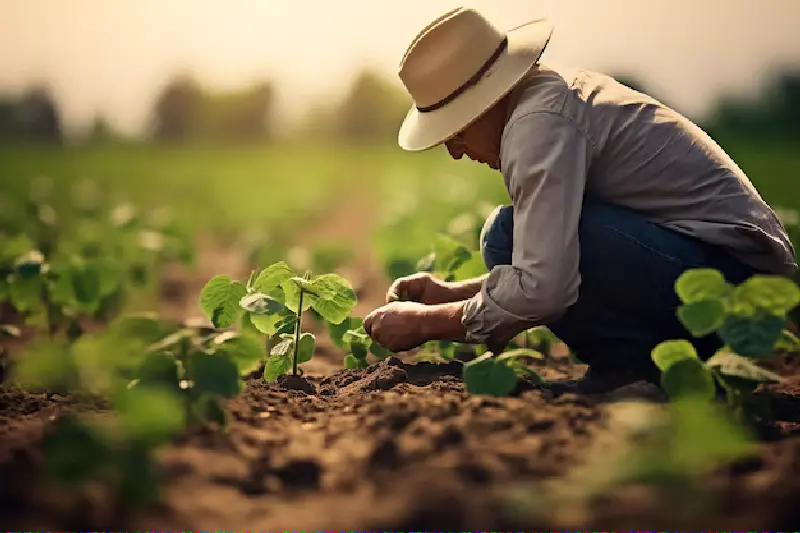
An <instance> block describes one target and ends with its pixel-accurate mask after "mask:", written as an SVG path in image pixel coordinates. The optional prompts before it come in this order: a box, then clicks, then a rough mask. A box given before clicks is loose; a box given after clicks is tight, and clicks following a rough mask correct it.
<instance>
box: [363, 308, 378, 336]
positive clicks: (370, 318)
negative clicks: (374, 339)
mask: <svg viewBox="0 0 800 533" xmlns="http://www.w3.org/2000/svg"><path fill="white" fill-rule="evenodd" d="M374 321H375V311H372V312H371V313H370V314H368V315H367V316H365V317H364V321H363V322H362V323H361V325H362V326H363V327H364V331H366V332H367V335H369V336H370V337H371V336H372V323H373V322H374Z"/></svg>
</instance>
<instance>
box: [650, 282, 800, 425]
mask: <svg viewBox="0 0 800 533" xmlns="http://www.w3.org/2000/svg"><path fill="white" fill-rule="evenodd" d="M675 288H676V291H677V294H678V296H679V297H680V299H681V301H682V305H681V306H680V307H679V308H678V311H677V314H678V318H679V320H680V321H681V323H682V324H683V325H684V326H685V327H686V329H687V330H688V331H689V332H690V333H691V334H692V335H693V336H695V337H698V338H700V337H705V336H707V335H712V334H716V335H718V336H719V338H720V339H721V340H722V341H723V342H724V343H725V346H724V347H723V348H722V349H720V350H719V351H718V352H717V353H716V354H715V355H714V356H713V357H711V358H710V359H709V360H708V361H706V362H703V361H701V360H700V358H699V357H698V356H697V352H696V351H695V349H694V347H693V346H692V344H691V343H690V342H689V341H686V340H671V341H666V342H663V343H661V344H660V345H659V346H657V347H656V348H655V349H654V350H653V353H652V358H653V361H654V362H655V364H656V366H658V368H659V369H660V370H661V372H662V375H661V384H662V387H663V388H664V390H665V391H666V392H667V394H668V395H669V396H670V397H671V398H679V397H684V396H697V397H700V398H704V399H711V398H713V397H715V395H716V385H717V384H718V385H719V386H720V387H721V388H722V390H724V391H725V396H726V399H727V401H728V403H729V405H730V406H731V407H732V408H733V409H734V410H735V411H736V412H737V413H738V414H739V415H740V416H741V417H745V418H755V417H759V416H762V417H763V416H767V414H766V413H764V412H763V406H761V405H759V404H758V403H757V402H756V400H755V397H754V395H753V391H754V390H755V388H756V387H757V386H758V385H759V384H760V383H764V382H777V381H780V380H781V377H780V376H779V375H777V374H775V373H773V372H770V371H768V370H765V369H764V368H761V367H760V366H758V365H757V364H756V362H757V361H758V360H760V359H764V358H766V357H769V356H771V355H772V354H773V351H774V349H775V347H776V346H777V345H779V343H781V342H784V343H785V342H787V340H791V339H792V338H793V337H794V336H793V335H791V333H789V332H788V331H786V330H785V328H786V326H787V323H788V322H787V318H786V315H787V313H789V312H790V311H791V310H793V309H794V308H795V307H796V306H797V305H798V303H800V288H798V286H797V285H796V284H795V283H794V282H793V281H791V280H789V279H787V278H784V277H781V276H768V275H756V276H753V277H751V278H750V279H748V280H746V281H745V282H743V283H742V284H741V285H738V286H733V285H731V284H730V283H728V282H727V281H726V280H725V278H724V277H723V276H722V274H721V273H720V272H718V271H716V270H713V269H692V270H689V271H687V272H685V273H684V274H682V275H681V277H680V278H679V279H678V280H677V282H676V285H675Z"/></svg>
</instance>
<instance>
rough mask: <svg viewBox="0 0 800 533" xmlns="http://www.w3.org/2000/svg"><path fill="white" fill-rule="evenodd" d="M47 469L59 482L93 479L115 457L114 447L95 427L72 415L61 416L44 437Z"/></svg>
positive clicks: (67, 482)
mask: <svg viewBox="0 0 800 533" xmlns="http://www.w3.org/2000/svg"><path fill="white" fill-rule="evenodd" d="M43 447H44V459H45V469H46V470H47V471H48V472H49V473H50V474H51V475H52V476H54V477H55V478H56V479H57V480H58V481H59V482H61V483H64V484H70V485H71V484H73V483H77V482H80V481H82V480H84V479H87V478H89V477H90V476H92V475H93V474H94V473H95V472H97V471H98V470H100V469H102V468H103V467H104V466H105V464H106V462H107V461H108V460H109V459H110V458H111V450H110V449H109V448H108V445H107V444H106V443H105V441H103V439H102V438H101V437H100V435H98V434H97V433H96V432H95V431H93V430H92V429H91V428H89V427H87V426H85V425H83V424H81V423H79V422H78V421H76V420H75V419H73V418H71V417H63V418H59V419H58V421H56V422H55V424H54V427H53V428H52V431H50V432H48V433H47V434H46V435H45V437H44V442H43Z"/></svg>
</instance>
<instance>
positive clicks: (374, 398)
mask: <svg viewBox="0 0 800 533" xmlns="http://www.w3.org/2000/svg"><path fill="white" fill-rule="evenodd" d="M459 365H460V364H459V363H449V364H443V365H434V364H428V363H417V364H408V363H404V362H402V361H401V360H400V359H397V358H390V359H388V360H385V361H383V362H381V363H380V364H377V365H374V366H373V367H370V368H369V369H366V370H360V371H339V372H337V373H335V374H332V375H329V376H325V377H323V376H309V377H308V382H307V384H305V386H310V387H311V388H312V393H310V394H309V393H306V392H302V391H298V390H287V389H286V388H282V387H280V386H279V385H278V384H266V383H265V382H263V380H260V379H251V380H249V381H248V383H247V388H246V390H245V392H244V393H243V394H241V395H240V396H239V397H237V398H235V399H233V400H231V401H230V403H229V409H230V413H231V425H230V429H229V431H228V432H227V433H226V434H225V433H219V432H212V431H209V430H203V431H201V430H197V431H193V432H192V433H190V434H189V435H188V436H186V437H184V438H182V439H181V440H180V441H179V442H177V443H175V444H174V445H172V446H170V447H168V449H166V450H164V452H163V454H162V458H161V459H162V461H161V468H162V470H163V472H164V473H165V474H166V479H167V485H166V497H165V500H164V503H163V505H162V506H161V507H159V508H156V509H149V510H143V511H137V512H133V513H131V514H130V515H123V514H120V513H119V512H116V511H115V506H114V505H115V502H114V501H113V495H110V494H108V492H107V491H103V490H99V489H98V488H97V487H93V488H87V489H86V490H81V491H77V490H71V491H69V492H68V493H67V495H65V494H63V493H57V492H54V489H53V488H52V487H50V486H49V485H48V484H47V483H45V481H44V480H43V479H42V476H41V467H40V453H41V437H42V434H43V429H44V428H46V426H47V424H48V422H50V421H52V420H53V419H54V418H55V417H56V416H57V415H59V414H64V413H67V412H70V411H75V410H84V409H89V410H95V409H97V408H98V407H100V406H98V405H94V404H91V403H87V402H88V401H87V400H83V401H78V400H74V399H71V398H68V397H60V396H55V395H54V396H46V395H34V394H27V393H22V392H18V391H11V390H6V391H4V392H2V394H0V409H1V411H0V412H1V413H2V415H1V417H0V432H1V433H2V438H0V442H2V445H0V464H1V465H2V466H0V476H2V477H3V478H4V480H3V483H0V514H2V516H3V517H4V520H3V521H4V523H5V524H6V529H9V528H10V529H11V530H38V531H43V530H51V531H52V530H65V529H72V530H89V529H92V530H100V529H103V530H111V529H116V530H121V529H127V530H133V529H137V530H150V531H153V530H165V529H171V530H178V529H180V530H183V531H186V530H201V529H202V530H206V531H209V530H223V529H225V530H229V531H230V530H253V529H260V530H273V531H278V530H283V531H287V530H295V531H297V530H306V531H310V530H315V531H323V530H328V531H331V530H338V531H344V530H350V531H356V530H359V531H365V530H383V531H409V530H417V531H419V530H428V531H430V530H444V529H448V530H455V529H458V530H494V531H497V530H502V529H505V530H509V529H511V528H514V529H517V530H520V529H527V530H532V529H539V530H542V529H545V528H548V529H550V530H554V529H558V528H563V527H570V528H573V529H574V528H578V529H588V528H592V529H595V530H597V528H606V529H610V528H615V529H621V528H628V529H629V530H635V529H637V528H638V529H639V530H642V528H650V529H651V530H652V528H653V527H658V528H661V529H662V530H663V529H664V528H670V527H671V528H673V529H674V528H683V529H688V528H693V529H703V528H705V529H708V528H715V529H716V530H721V528H722V529H725V528H729V529H728V530H731V529H730V528H734V527H736V528H738V529H739V530H742V529H743V528H747V529H749V530H751V531H752V530H761V531H770V530H771V531H776V530H789V529H791V528H792V527H794V528H795V529H796V526H797V524H798V523H799V522H798V521H800V515H798V511H797V510H796V507H795V504H796V501H797V498H798V497H800V481H798V480H800V477H799V476H800V416H799V415H800V410H799V409H798V407H800V379H797V378H792V379H789V380H788V381H787V383H786V384H785V385H783V386H782V389H781V390H779V391H776V392H778V393H779V394H778V395H776V396H775V397H774V400H773V404H774V407H775V412H776V415H777V416H778V418H780V419H781V420H780V421H779V422H778V423H776V424H775V425H773V426H771V427H770V428H767V429H768V430H769V431H766V432H765V436H767V437H769V440H770V442H763V443H762V444H761V445H760V446H759V450H758V454H757V456H756V457H755V458H753V459H748V460H747V461H740V462H738V463H736V464H735V465H732V466H730V467H727V468H724V469H722V470H720V471H718V472H716V473H714V474H713V475H711V476H709V477H708V478H706V479H704V481H703V482H702V483H701V485H700V487H699V488H700V489H702V490H704V491H705V492H704V493H701V494H704V495H706V496H710V497H712V499H711V500H709V501H708V502H707V506H705V507H702V508H700V509H698V511H697V512H696V513H695V514H694V515H688V516H684V515H683V514H681V513H676V512H675V510H674V507H668V506H666V505H661V506H659V505H657V503H658V502H659V501H661V500H658V499H654V497H653V495H650V494H649V493H648V492H647V491H644V490H643V489H641V488H640V489H639V490H636V491H633V492H631V491H630V490H628V491H626V490H617V491H611V492H608V493H607V494H604V497H603V502H602V504H598V505H594V506H589V507H586V508H583V507H581V506H578V505H577V504H575V506H574V507H572V508H571V509H570V510H569V512H567V513H564V511H563V510H561V511H559V513H560V514H556V515H553V514H552V513H550V514H549V515H548V513H542V512H541V511H540V512H538V513H535V514H533V515H531V516H526V515H520V514H518V513H515V512H513V508H511V507H509V505H508V503H507V501H506V500H507V498H508V496H509V494H508V493H507V492H506V491H508V490H509V489H515V488H516V487H517V486H518V485H519V484H523V486H525V484H533V485H532V486H533V487H534V488H535V487H536V483H537V482H541V481H545V480H547V479H556V480H557V479H559V477H560V476H564V475H567V474H569V472H570V470H571V469H572V468H573V467H575V466H577V465H580V464H582V463H583V462H585V460H586V459H587V457H589V456H590V455H591V450H593V449H594V448H592V446H593V443H595V442H596V440H597V439H598V436H602V435H603V434H609V432H611V433H612V434H613V426H611V418H610V416H609V414H610V413H611V410H612V408H613V407H614V406H615V405H619V404H618V403H615V402H618V401H619V400H622V399H624V398H625V396H626V395H627V396H628V397H639V398H641V397H643V396H647V397H649V398H651V399H652V398H653V397H654V394H655V397H657V393H656V392H655V391H653V390H647V389H646V387H639V388H638V389H637V388H636V387H631V388H629V389H628V390H627V391H626V390H620V391H617V392H615V393H614V394H612V395H606V396H597V397H578V396H574V395H565V396H561V397H555V396H553V395H552V394H551V393H549V392H548V391H543V390H535V389H533V388H532V387H523V389H528V390H522V389H521V390H519V391H518V392H517V393H516V394H515V395H514V397H510V398H502V399H496V398H486V397H473V396H470V395H468V394H466V393H465V391H464V388H463V384H462V383H461V380H460V378H459V376H460V366H459ZM291 388H292V389H297V388H299V387H298V386H297V384H292V387H291ZM595 459H596V458H595ZM693 501H694V500H693ZM662 503H663V502H662ZM684 503H686V502H684ZM535 504H536V501H535V500H533V501H532V502H529V505H528V507H529V508H530V509H533V510H535V509H536V505H535ZM684 514H685V513H684Z"/></svg>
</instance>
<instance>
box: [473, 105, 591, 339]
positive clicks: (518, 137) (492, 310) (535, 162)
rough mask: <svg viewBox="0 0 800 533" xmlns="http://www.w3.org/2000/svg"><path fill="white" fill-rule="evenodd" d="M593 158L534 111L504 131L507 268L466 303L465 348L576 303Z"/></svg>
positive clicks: (552, 118)
mask: <svg viewBox="0 0 800 533" xmlns="http://www.w3.org/2000/svg"><path fill="white" fill-rule="evenodd" d="M591 156H592V147H591V143H590V142H589V140H588V139H587V138H586V136H585V135H584V134H583V132H581V131H579V130H578V129H577V128H576V126H575V125H574V124H573V123H572V122H571V121H569V120H568V119H567V118H565V117H563V116H561V115H558V114H556V113H552V112H534V113H531V114H528V115H524V116H522V117H520V118H517V119H515V122H513V123H512V124H510V126H509V128H507V129H506V132H505V134H504V138H503V141H502V149H501V162H502V163H501V171H502V173H503V176H504V179H505V181H506V186H507V188H508V192H509V194H510V196H511V200H512V202H513V205H514V235H513V253H512V264H511V265H499V266H496V267H494V268H493V269H492V271H491V272H490V273H489V276H488V277H487V278H486V280H485V281H484V283H483V286H482V288H481V290H480V291H479V292H478V294H476V295H475V297H473V298H472V299H470V300H468V301H467V304H466V306H465V309H464V313H463V318H462V324H463V325H464V327H465V329H466V331H467V339H468V340H469V341H470V342H475V343H485V344H489V345H492V344H496V343H505V342H507V341H508V340H510V338H512V337H513V336H514V335H516V334H517V333H519V332H522V331H524V330H526V329H529V328H531V327H535V326H539V325H547V324H548V323H552V322H553V321H554V320H556V319H558V318H559V317H560V316H561V315H563V313H564V311H565V310H566V309H567V308H568V307H569V306H570V305H572V304H573V303H575V301H576V300H577V298H578V287H579V285H580V274H579V271H578V264H579V259H580V248H579V244H578V223H579V221H580V216H581V206H582V203H583V195H584V190H585V186H586V177H587V173H588V168H589V163H590V160H591Z"/></svg>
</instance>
